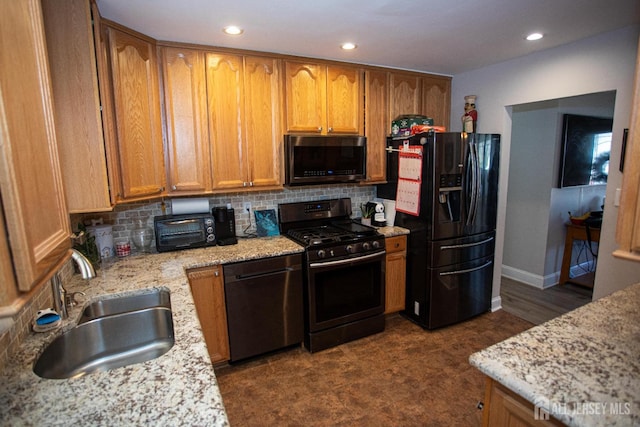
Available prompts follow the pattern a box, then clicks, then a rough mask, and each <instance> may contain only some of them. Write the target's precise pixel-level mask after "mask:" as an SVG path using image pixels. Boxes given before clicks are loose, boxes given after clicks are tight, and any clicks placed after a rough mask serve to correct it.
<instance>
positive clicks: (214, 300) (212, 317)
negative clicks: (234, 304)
mask: <svg viewBox="0 0 640 427" xmlns="http://www.w3.org/2000/svg"><path fill="white" fill-rule="evenodd" d="M187 277H188V279H189V285H190V286H191V294H192V295H193V300H194V302H195V304H196V312H197V313H198V318H199V319H200V325H201V327H202V334H203V335H204V339H205V341H206V343H207V349H208V351H209V357H210V358H211V363H219V362H225V361H227V360H229V333H228V331H227V310H226V306H225V297H224V276H223V273H222V266H221V265H216V266H214V267H202V268H194V269H191V270H188V271H187Z"/></svg>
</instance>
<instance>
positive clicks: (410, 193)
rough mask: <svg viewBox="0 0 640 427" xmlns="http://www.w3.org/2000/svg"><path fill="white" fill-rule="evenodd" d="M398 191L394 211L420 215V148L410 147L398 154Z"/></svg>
mask: <svg viewBox="0 0 640 427" xmlns="http://www.w3.org/2000/svg"><path fill="white" fill-rule="evenodd" d="M398 156H399V157H398V190H397V193H396V211H399V212H404V213H407V214H409V215H416V216H417V215H418V214H420V189H421V187H422V147H421V146H410V147H407V148H405V149H403V150H400V152H399V153H398Z"/></svg>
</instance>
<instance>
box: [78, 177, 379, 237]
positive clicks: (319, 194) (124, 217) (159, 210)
mask: <svg viewBox="0 0 640 427" xmlns="http://www.w3.org/2000/svg"><path fill="white" fill-rule="evenodd" d="M375 196H376V189H375V186H361V185H356V184H345V185H331V186H303V187H299V188H290V187H289V188H287V187H285V188H284V189H283V190H282V191H263V192H250V193H228V194H221V195H215V196H210V197H208V199H209V206H210V207H214V206H226V205H227V204H228V203H230V204H231V207H233V208H234V209H235V216H236V234H237V235H238V236H242V235H245V234H250V233H252V232H255V218H254V216H253V211H254V210H262V209H274V210H275V211H276V212H277V211H278V204H279V203H292V202H304V201H308V200H323V199H338V198H341V197H350V198H351V208H352V211H353V213H352V216H353V217H354V218H355V217H359V216H360V203H365V202H367V201H369V200H373V199H374V198H375ZM246 202H249V203H251V213H250V214H249V213H246V212H243V206H244V204H245V203H246ZM169 213H171V198H167V199H165V200H164V201H162V202H158V201H156V202H138V203H130V204H126V205H119V206H116V208H115V209H114V210H113V211H112V212H99V213H91V214H74V215H71V226H72V228H73V229H74V230H77V227H78V224H79V223H80V222H84V223H85V224H87V223H88V222H89V221H90V220H92V219H100V218H102V220H103V222H104V223H105V224H111V225H113V238H114V239H118V238H124V237H129V236H130V234H131V230H133V229H134V228H135V227H136V223H137V221H136V220H140V219H142V220H143V221H145V222H146V224H147V225H148V226H149V227H153V217H154V216H156V215H164V214H169Z"/></svg>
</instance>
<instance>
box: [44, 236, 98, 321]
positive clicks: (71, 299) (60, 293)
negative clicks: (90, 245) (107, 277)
mask: <svg viewBox="0 0 640 427" xmlns="http://www.w3.org/2000/svg"><path fill="white" fill-rule="evenodd" d="M71 259H73V260H74V261H75V263H76V265H77V266H78V269H79V270H80V274H82V278H83V279H87V280H88V279H93V278H94V277H96V271H95V269H94V268H93V266H92V265H91V262H90V261H89V260H88V259H87V257H85V256H84V255H82V253H81V252H79V251H77V250H76V249H71ZM51 287H52V291H53V306H54V308H55V310H56V311H57V312H58V313H59V314H60V317H61V318H63V319H66V318H67V317H69V309H70V308H71V307H73V306H74V305H76V304H78V302H77V301H76V295H78V294H80V295H84V292H73V293H72V294H67V290H66V289H65V288H64V286H62V279H60V273H56V274H54V275H53V277H52V278H51Z"/></svg>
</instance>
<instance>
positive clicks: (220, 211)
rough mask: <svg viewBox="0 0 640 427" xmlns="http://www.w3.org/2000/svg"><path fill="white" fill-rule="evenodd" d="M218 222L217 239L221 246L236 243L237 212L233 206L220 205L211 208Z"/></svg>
mask: <svg viewBox="0 0 640 427" xmlns="http://www.w3.org/2000/svg"><path fill="white" fill-rule="evenodd" d="M211 214H212V215H213V218H214V220H215V222H216V240H217V241H218V244H219V245H221V246H224V245H235V244H236V243H238V239H237V238H236V214H235V211H234V210H233V208H230V207H227V206H218V207H215V208H213V209H212V210H211Z"/></svg>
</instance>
